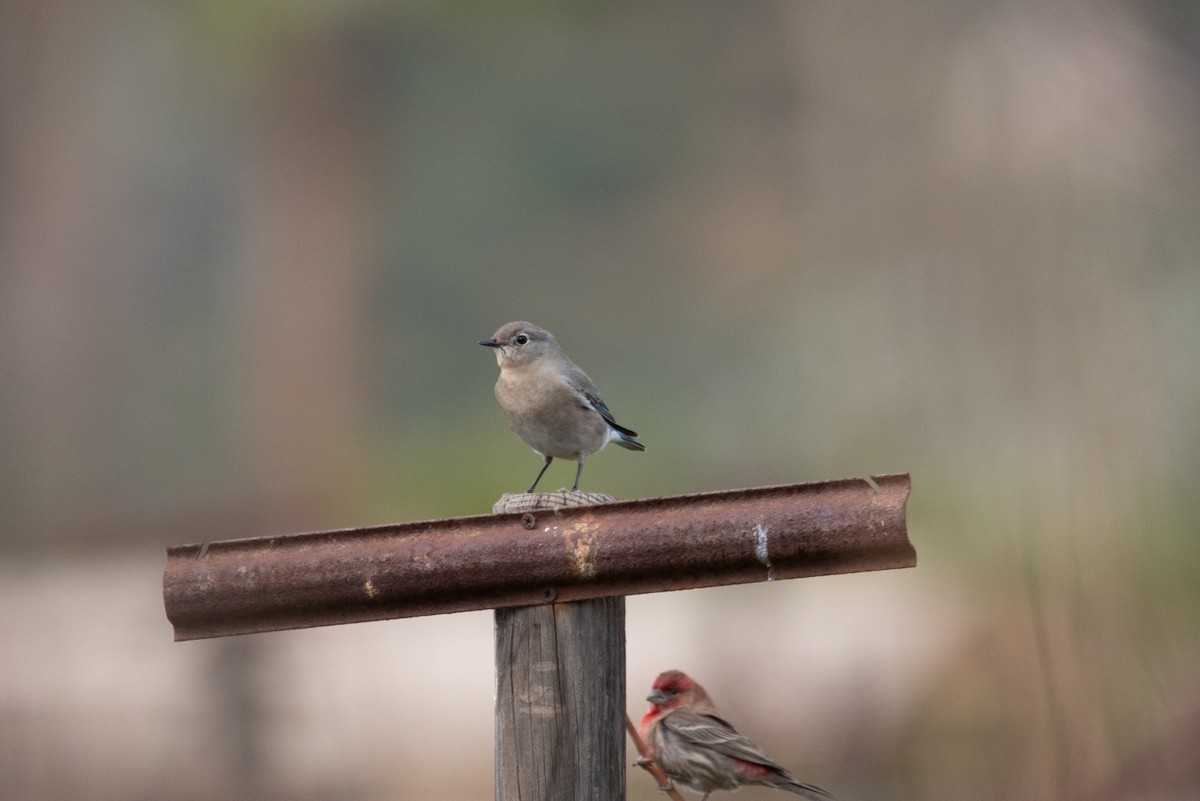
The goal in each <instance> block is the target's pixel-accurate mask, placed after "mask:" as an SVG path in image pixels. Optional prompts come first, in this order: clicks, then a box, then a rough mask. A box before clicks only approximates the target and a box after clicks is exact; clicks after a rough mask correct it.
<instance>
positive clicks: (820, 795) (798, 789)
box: [775, 778, 837, 801]
mask: <svg viewBox="0 0 1200 801" xmlns="http://www.w3.org/2000/svg"><path fill="white" fill-rule="evenodd" d="M775 786H776V787H778V788H779V789H780V790H787V791H788V792H790V793H795V794H796V795H802V796H804V797H805V798H807V799H809V801H837V796H836V795H834V794H833V793H831V792H829V791H828V790H825V789H823V788H820V787H818V786H817V785H815V784H805V783H804V782H798V781H796V780H795V779H791V778H789V779H788V780H787V781H786V782H784V783H781V784H777V785H775Z"/></svg>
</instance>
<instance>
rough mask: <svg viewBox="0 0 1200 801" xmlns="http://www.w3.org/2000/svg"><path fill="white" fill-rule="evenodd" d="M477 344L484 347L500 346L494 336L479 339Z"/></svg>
mask: <svg viewBox="0 0 1200 801" xmlns="http://www.w3.org/2000/svg"><path fill="white" fill-rule="evenodd" d="M479 344H480V345H483V346H484V347H485V348H498V347H500V343H499V342H497V341H496V338H495V337H491V338H490V339H481V340H479Z"/></svg>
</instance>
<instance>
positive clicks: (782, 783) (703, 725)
mask: <svg viewBox="0 0 1200 801" xmlns="http://www.w3.org/2000/svg"><path fill="white" fill-rule="evenodd" d="M646 700H647V701H649V702H650V709H649V711H648V712H646V714H645V715H644V716H642V720H641V724H640V726H639V730H640V733H641V735H642V739H643V740H645V741H646V744H647V746H648V747H649V749H650V751H651V752H652V755H653V758H654V760H655V761H656V762H658V765H659V767H661V768H662V769H663V772H664V773H666V774H667V776H668V777H669V778H670V779H671V781H672V782H674V783H676V784H679V785H680V786H682V787H684V788H686V789H688V790H692V791H694V792H697V793H704V796H703V798H702V799H701V801H705V799H707V798H708V796H709V795H711V794H712V793H713V792H715V791H717V790H737V789H738V788H739V787H741V786H742V785H749V784H760V785H766V786H767V787H774V788H776V789H779V790H787V791H788V792H791V793H795V794H796V795H802V796H804V797H805V798H807V799H809V801H837V799H836V796H834V795H833V794H832V793H830V792H829V791H827V790H823V789H821V788H820V787H817V786H816V785H814V784H806V783H804V782H800V781H796V779H794V778H792V776H791V774H789V773H788V772H787V771H786V770H784V769H783V768H781V767H780V766H779V765H777V764H775V763H774V762H772V761H771V759H770V758H769V757H768V756H767V755H766V754H764V753H763V752H762V750H761V749H760V748H759V747H758V746H757V745H755V744H754V743H752V742H750V740H749V739H747V738H746V737H744V736H743V735H741V734H738V732H737V730H736V729H734V728H733V726H732V725H731V724H730V723H729V722H728V721H726V720H725V719H724V718H723V717H721V715H720V714H719V713H718V712H717V708H716V706H715V705H714V704H713V702H712V699H711V698H709V697H708V693H707V692H705V691H704V688H703V687H701V686H700V685H699V684H697V683H696V681H694V680H693V679H692V678H691V677H690V676H688V675H687V674H686V673H684V672H682V671H679V670H667V671H664V672H663V673H661V674H659V676H658V678H657V679H655V680H654V685H653V688H652V689H651V690H650V694H649V695H648V696H646Z"/></svg>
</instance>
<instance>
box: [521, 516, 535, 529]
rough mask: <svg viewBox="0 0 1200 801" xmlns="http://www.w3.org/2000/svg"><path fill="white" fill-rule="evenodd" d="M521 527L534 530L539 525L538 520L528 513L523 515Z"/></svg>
mask: <svg viewBox="0 0 1200 801" xmlns="http://www.w3.org/2000/svg"><path fill="white" fill-rule="evenodd" d="M521 525H522V526H524V527H525V528H533V527H534V526H536V525H537V518H536V517H534V516H533V515H531V514H529V513H528V512H526V513H525V514H523V515H521Z"/></svg>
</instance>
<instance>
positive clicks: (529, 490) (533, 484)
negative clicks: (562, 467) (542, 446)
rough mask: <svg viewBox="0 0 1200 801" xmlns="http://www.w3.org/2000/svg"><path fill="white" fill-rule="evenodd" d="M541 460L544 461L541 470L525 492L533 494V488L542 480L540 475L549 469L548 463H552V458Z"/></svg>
mask: <svg viewBox="0 0 1200 801" xmlns="http://www.w3.org/2000/svg"><path fill="white" fill-rule="evenodd" d="M542 458H543V459H545V460H546V462H545V464H543V465H542V469H541V470H539V471H538V474H537V478H535V479H534V480H533V483H532V484H530V485H529V489H527V490H525V491H526V492H533V488H534V487H536V486H537V483H538V482H539V481H541V480H542V474H544V473H545V472H546V468H547V467H549V466H550V463H551V462H553V461H554V457H553V456H543V457H542ZM575 480H576V481H578V480H579V479H578V478H576V479H575Z"/></svg>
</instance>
